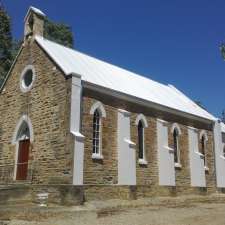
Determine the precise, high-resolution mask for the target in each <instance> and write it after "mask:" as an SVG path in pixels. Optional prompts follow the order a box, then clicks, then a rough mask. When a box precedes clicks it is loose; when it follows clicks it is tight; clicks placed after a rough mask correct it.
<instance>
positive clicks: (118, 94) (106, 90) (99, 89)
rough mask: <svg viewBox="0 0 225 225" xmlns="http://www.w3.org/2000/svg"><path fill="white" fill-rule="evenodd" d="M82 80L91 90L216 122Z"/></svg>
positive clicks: (168, 111) (183, 115) (186, 116)
mask: <svg viewBox="0 0 225 225" xmlns="http://www.w3.org/2000/svg"><path fill="white" fill-rule="evenodd" d="M82 82H83V87H84V88H87V89H90V90H93V91H96V92H100V93H102V94H106V95H110V96H113V97H116V98H119V99H121V100H126V101H129V102H133V103H136V104H139V105H143V106H147V107H149V108H154V109H156V110H160V111H166V112H167V113H171V114H175V115H177V116H182V117H185V118H188V119H192V120H197V121H199V122H202V123H205V124H208V125H212V124H214V123H215V121H214V120H210V119H207V118H203V117H200V116H196V115H193V114H190V113H186V112H183V111H180V110H177V109H172V108H169V107H167V106H164V105H160V104H158V103H154V102H150V101H147V100H144V99H140V98H137V97H135V96H130V95H128V94H125V93H121V92H118V91H115V90H112V89H109V88H105V87H102V86H99V85H96V84H93V83H90V82H87V81H82Z"/></svg>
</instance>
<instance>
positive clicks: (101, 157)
mask: <svg viewBox="0 0 225 225" xmlns="http://www.w3.org/2000/svg"><path fill="white" fill-rule="evenodd" d="M91 158H92V159H104V157H103V155H102V154H100V153H92V155H91Z"/></svg>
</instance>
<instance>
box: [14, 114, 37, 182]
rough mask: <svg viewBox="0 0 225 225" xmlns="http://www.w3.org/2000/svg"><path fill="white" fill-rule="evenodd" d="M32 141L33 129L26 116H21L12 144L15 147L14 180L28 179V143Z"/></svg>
mask: <svg viewBox="0 0 225 225" xmlns="http://www.w3.org/2000/svg"><path fill="white" fill-rule="evenodd" d="M32 141H33V128H32V124H31V121H30V119H29V117H28V116H27V115H23V116H22V117H21V119H20V120H19V122H18V124H17V126H16V129H15V132H14V135H13V140H12V143H13V144H15V145H16V156H15V169H14V179H15V180H26V179H27V178H28V161H29V151H30V143H31V142H32Z"/></svg>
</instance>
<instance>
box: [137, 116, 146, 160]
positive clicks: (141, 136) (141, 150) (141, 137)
mask: <svg viewBox="0 0 225 225" xmlns="http://www.w3.org/2000/svg"><path fill="white" fill-rule="evenodd" d="M135 124H136V126H137V135H138V140H137V141H138V162H139V164H147V161H146V154H145V128H146V127H148V123H147V120H146V118H145V116H144V115H143V114H139V115H138V116H137V118H136V121H135Z"/></svg>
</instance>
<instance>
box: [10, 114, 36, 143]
mask: <svg viewBox="0 0 225 225" xmlns="http://www.w3.org/2000/svg"><path fill="white" fill-rule="evenodd" d="M23 122H26V123H27V126H28V128H29V132H30V137H29V138H30V142H31V143H32V142H33V141H34V135H33V126H32V123H31V120H30V118H29V116H28V115H23V116H22V117H21V118H20V119H19V121H18V123H17V125H16V128H15V130H14V133H13V138H12V144H13V145H15V144H16V143H17V141H18V138H17V135H18V132H19V130H20V128H21V125H22V124H23Z"/></svg>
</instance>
